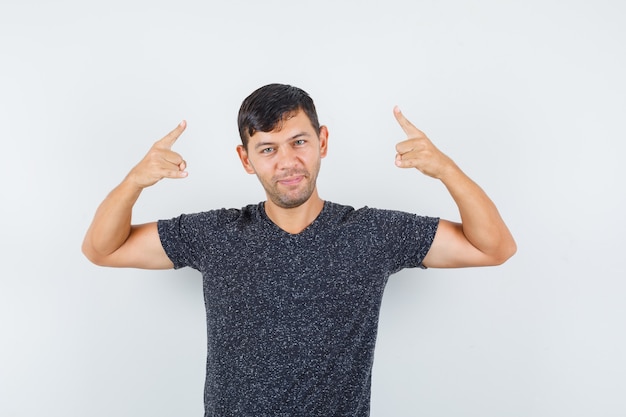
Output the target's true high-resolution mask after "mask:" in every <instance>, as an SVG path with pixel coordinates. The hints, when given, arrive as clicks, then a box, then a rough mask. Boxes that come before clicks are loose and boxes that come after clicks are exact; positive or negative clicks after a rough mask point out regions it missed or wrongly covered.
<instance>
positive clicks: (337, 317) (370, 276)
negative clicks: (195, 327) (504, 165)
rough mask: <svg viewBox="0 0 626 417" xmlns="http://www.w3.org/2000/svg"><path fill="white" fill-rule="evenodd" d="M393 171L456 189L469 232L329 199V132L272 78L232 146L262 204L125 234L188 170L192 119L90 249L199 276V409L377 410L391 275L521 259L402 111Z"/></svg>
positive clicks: (121, 189)
mask: <svg viewBox="0 0 626 417" xmlns="http://www.w3.org/2000/svg"><path fill="white" fill-rule="evenodd" d="M394 115H395V117H396V119H397V121H398V123H399V124H400V126H401V127H402V129H403V130H404V132H405V133H406V135H407V139H406V140H404V141H402V142H400V143H398V145H397V146H396V151H397V154H396V161H395V162H396V165H397V166H398V167H400V168H417V169H418V170H420V171H421V172H423V173H424V174H426V175H428V176H431V177H433V178H437V179H439V180H440V181H441V182H443V184H444V185H445V186H446V187H447V189H448V190H449V192H450V194H451V195H452V197H453V199H454V201H455V202H456V204H457V206H458V208H459V211H460V214H461V220H462V222H461V223H454V222H450V221H446V220H440V219H437V218H431V217H423V216H418V215H415V214H410V213H404V212H399V211H390V210H378V209H370V208H362V209H358V210H355V209H353V208H352V207H349V206H344V205H339V204H336V203H331V202H328V201H324V200H322V199H321V198H320V196H319V195H318V191H317V188H316V179H317V174H318V172H319V169H320V164H321V159H322V158H324V157H325V156H326V153H327V145H328V129H327V128H326V127H325V126H320V125H319V122H318V119H317V114H316V110H315V106H314V104H313V101H312V100H311V98H310V97H309V96H308V94H307V93H306V92H304V91H302V90H301V89H299V88H296V87H292V86H288V85H280V84H271V85H267V86H264V87H262V88H260V89H258V90H256V91H255V92H253V93H252V94H251V95H250V96H249V97H248V98H246V99H245V100H244V102H243V103H242V105H241V109H240V111H239V119H238V123H239V133H240V136H241V141H242V144H241V145H239V146H238V147H237V153H238V155H239V158H240V159H241V163H242V164H243V167H244V169H245V170H246V172H248V173H250V174H256V175H257V177H258V179H259V181H260V182H261V184H262V186H263V188H264V189H265V192H266V195H267V200H266V201H265V202H261V203H259V204H254V205H249V206H246V207H244V208H242V209H221V210H211V211H207V212H203V213H197V214H191V215H181V216H180V217H177V218H175V219H171V220H160V221H158V222H154V223H149V224H143V225H131V213H132V208H133V205H134V203H135V202H136V201H137V198H138V197H139V195H140V193H141V191H142V190H143V189H144V188H146V187H149V186H151V185H153V184H155V183H156V182H158V181H159V180H161V179H163V178H184V177H186V176H187V172H186V171H185V169H186V163H185V161H184V159H183V158H182V157H181V156H180V155H179V154H177V153H176V152H174V151H172V150H171V148H172V145H173V144H174V143H175V141H176V140H177V139H178V137H179V136H180V135H181V134H182V133H183V131H184V130H185V127H186V124H185V122H182V123H181V124H180V125H179V126H178V127H176V129H174V130H173V131H172V132H170V133H169V134H168V135H166V136H165V137H164V138H163V139H161V140H159V141H158V142H156V143H155V144H154V145H153V146H152V148H151V149H150V151H149V152H148V154H147V155H146V156H145V158H144V159H143V160H142V161H141V162H140V163H139V164H138V165H137V166H135V167H134V168H133V169H132V170H131V171H130V173H129V174H128V176H127V177H126V178H125V179H124V180H123V181H122V183H121V184H120V185H119V186H117V187H116V188H115V189H114V190H113V191H112V192H111V193H110V194H109V195H108V196H107V197H106V199H105V200H104V201H103V202H102V204H101V205H100V207H99V208H98V210H97V212H96V215H95V218H94V220H93V222H92V224H91V226H90V228H89V230H88V231H87V234H86V236H85V240H84V243H83V252H84V254H85V255H86V256H87V257H88V258H89V259H90V260H91V261H92V262H94V263H96V264H98V265H103V266H117V267H136V268H148V269H166V268H182V267H184V266H189V267H192V268H195V269H197V270H198V271H200V272H201V273H202V275H203V280H204V296H205V304H206V316H207V329H208V352H207V366H206V368H207V369H206V372H207V376H206V383H205V416H235V415H236V416H278V415H284V416H367V415H369V402H370V379H371V370H372V361H373V353H374V346H375V342H376V332H377V326H378V314H379V310H380V303H381V300H382V295H383V290H384V287H385V284H386V282H387V278H388V277H389V276H390V275H391V274H393V273H395V272H397V271H399V270H401V269H403V268H412V267H433V268H450V267H467V266H486V265H498V264H501V263H502V262H504V261H506V260H507V259H508V258H509V257H510V256H512V255H513V254H514V253H515V251H516V245H515V242H514V240H513V238H512V236H511V234H510V232H509V230H508V229H507V227H506V225H505V224H504V222H503V221H502V219H501V217H500V215H499V214H498V211H497V209H496V207H495V205H494V204H493V203H492V202H491V200H490V199H489V198H488V197H487V195H486V194H485V193H484V192H483V191H482V190H481V188H480V187H479V186H478V185H476V184H475V183H474V182H473V181H472V180H470V179H469V178H468V177H467V176H466V175H465V174H464V173H463V172H462V171H461V170H460V169H459V168H458V167H457V166H456V165H455V163H454V162H453V161H452V160H451V159H450V158H448V157H447V156H446V155H444V154H443V153H442V152H440V151H439V150H438V149H437V148H436V147H435V146H434V145H433V144H432V143H431V141H430V140H429V139H428V138H427V137H426V136H425V135H424V133H422V132H421V131H420V130H418V129H417V128H416V127H415V126H413V125H412V124H411V123H410V122H409V121H408V120H407V119H406V118H405V117H404V116H403V114H402V113H401V112H400V110H399V109H398V108H395V109H394Z"/></svg>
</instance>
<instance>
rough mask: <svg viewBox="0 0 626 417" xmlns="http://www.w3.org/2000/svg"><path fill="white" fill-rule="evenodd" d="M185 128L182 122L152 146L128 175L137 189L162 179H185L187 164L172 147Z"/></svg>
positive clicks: (184, 122) (185, 124) (185, 125)
mask: <svg viewBox="0 0 626 417" xmlns="http://www.w3.org/2000/svg"><path fill="white" fill-rule="evenodd" d="M186 127H187V122H186V121H184V120H183V121H182V122H180V124H179V125H178V126H176V128H175V129H174V130H172V131H171V132H170V133H168V134H167V135H165V136H164V137H163V138H162V139H160V140H158V141H157V142H155V143H154V145H152V147H151V148H150V150H149V151H148V153H147V154H146V156H145V157H144V158H143V159H142V160H141V162H139V163H138V164H137V165H136V166H135V167H134V168H133V169H132V170H131V171H130V173H129V174H128V177H127V178H128V179H129V180H131V181H132V182H133V183H134V184H135V185H136V186H137V187H139V188H142V189H143V188H146V187H149V186H151V185H154V184H156V183H157V182H158V181H160V180H162V179H163V178H185V177H186V176H187V171H185V169H186V168H187V163H186V162H185V160H184V159H183V158H182V156H180V155H179V154H178V153H176V152H174V151H172V146H173V145H174V143H175V142H176V140H177V139H178V137H179V136H180V135H181V134H182V133H183V131H184V130H185V128H186Z"/></svg>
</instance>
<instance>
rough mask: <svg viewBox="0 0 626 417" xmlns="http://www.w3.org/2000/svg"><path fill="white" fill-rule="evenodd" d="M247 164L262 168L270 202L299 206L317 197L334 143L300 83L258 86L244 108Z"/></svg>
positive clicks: (256, 170) (251, 169) (249, 168)
mask: <svg viewBox="0 0 626 417" xmlns="http://www.w3.org/2000/svg"><path fill="white" fill-rule="evenodd" d="M239 132H240V135H241V142H242V144H241V145H239V146H237V153H238V155H239V158H240V159H241V163H242V164H243V167H244V169H245V170H246V172H248V173H249V174H256V176H257V178H258V179H259V181H261V184H262V185H263V188H264V189H265V192H266V194H267V198H268V202H271V204H273V205H275V206H278V207H282V208H294V207H299V206H300V205H302V204H304V203H306V202H307V201H310V199H311V197H315V199H319V197H317V189H316V180H317V175H318V173H319V169H320V163H321V159H322V158H324V157H325V156H326V152H327V149H328V129H327V128H326V126H319V122H318V120H317V114H316V112H315V106H314V105H313V100H311V97H309V95H308V94H307V93H305V92H304V91H302V90H301V89H299V88H296V87H292V86H288V85H281V84H270V85H267V86H265V87H261V88H260V89H258V90H256V91H255V92H253V93H252V94H251V95H250V96H249V97H248V98H246V99H245V100H244V102H243V103H242V105H241V110H240V111H239Z"/></svg>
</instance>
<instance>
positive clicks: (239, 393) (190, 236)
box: [158, 202, 438, 417]
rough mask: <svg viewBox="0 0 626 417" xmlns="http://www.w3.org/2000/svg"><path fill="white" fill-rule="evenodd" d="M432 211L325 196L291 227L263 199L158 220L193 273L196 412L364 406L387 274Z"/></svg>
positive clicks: (402, 261)
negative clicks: (200, 382)
mask: <svg viewBox="0 0 626 417" xmlns="http://www.w3.org/2000/svg"><path fill="white" fill-rule="evenodd" d="M437 225H438V219H437V218H433V217H423V216H417V215H415V214H410V213H404V212H399V211H391V210H379V209H371V208H367V207H366V208H362V209H358V210H355V209H353V208H352V207H349V206H343V205H339V204H335V203H331V202H325V204H324V208H323V210H322V212H321V213H320V215H319V216H318V217H317V219H316V220H315V221H314V222H313V223H311V224H310V225H309V226H308V227H307V228H306V229H305V230H303V231H302V232H300V233H298V234H289V233H287V232H285V231H284V230H282V229H280V228H279V227H278V226H276V225H275V224H274V223H273V222H272V221H271V220H270V219H269V218H268V217H267V215H266V214H265V210H264V205H263V203H260V204H258V205H249V206H246V207H244V208H242V209H221V210H212V211H208V212H203V213H197V214H190V215H181V216H179V217H177V218H174V219H171V220H160V221H159V223H158V229H159V236H160V238H161V242H162V244H163V248H164V249H165V251H166V253H167V255H168V256H169V257H170V259H171V260H172V262H173V263H174V267H175V268H182V267H185V266H189V267H191V268H194V269H197V270H198V271H200V272H201V273H202V276H203V282H204V284H203V286H204V298H205V306H206V316H207V332H208V335H207V342H208V347H207V348H208V349H207V366H206V367H207V369H206V383H205V410H206V411H205V416H255V417H260V416H326V417H327V416H367V415H369V403H370V382H371V371H372V362H373V356H374V347H375V342H376V333H377V327H378V316H379V311H380V304H381V301H382V295H383V290H384V287H385V284H386V283H387V278H388V277H389V275H391V274H393V273H394V272H397V271H399V270H401V269H403V268H413V267H420V266H421V262H422V260H423V258H424V256H426V253H427V252H428V250H429V248H430V245H431V243H432V240H433V238H434V235H435V232H436V230H437Z"/></svg>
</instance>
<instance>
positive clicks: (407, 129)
mask: <svg viewBox="0 0 626 417" xmlns="http://www.w3.org/2000/svg"><path fill="white" fill-rule="evenodd" d="M393 115H394V116H395V117H396V120H397V121H398V123H399V124H400V127H401V128H402V130H404V133H406V136H407V137H408V138H411V137H414V136H416V135H419V134H420V133H422V131H421V130H419V129H418V128H416V127H415V126H414V125H413V123H411V122H409V119H407V118H406V117H404V114H402V112H401V111H400V108H399V107H398V106H395V107H394V108H393Z"/></svg>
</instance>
